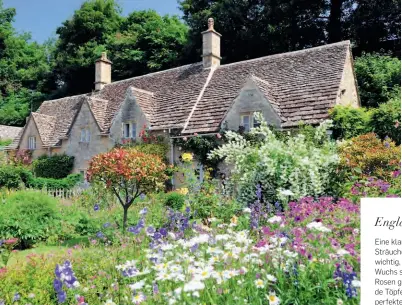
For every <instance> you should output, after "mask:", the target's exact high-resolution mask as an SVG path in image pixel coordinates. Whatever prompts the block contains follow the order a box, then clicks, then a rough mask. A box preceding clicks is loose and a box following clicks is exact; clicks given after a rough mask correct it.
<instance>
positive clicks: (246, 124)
mask: <svg viewBox="0 0 402 305" xmlns="http://www.w3.org/2000/svg"><path fill="white" fill-rule="evenodd" d="M257 112H260V111H255V112H247V113H242V114H241V115H240V126H243V128H244V131H245V132H249V131H250V129H251V128H255V127H258V126H260V123H259V122H258V120H257V119H256V118H255V117H254V114H255V113H257Z"/></svg>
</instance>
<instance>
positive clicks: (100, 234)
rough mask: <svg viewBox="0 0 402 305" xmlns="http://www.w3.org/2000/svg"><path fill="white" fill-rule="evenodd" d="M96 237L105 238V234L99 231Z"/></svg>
mask: <svg viewBox="0 0 402 305" xmlns="http://www.w3.org/2000/svg"><path fill="white" fill-rule="evenodd" d="M96 237H97V238H104V237H105V234H103V233H102V232H101V231H99V232H98V233H96Z"/></svg>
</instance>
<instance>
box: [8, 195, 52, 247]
mask: <svg viewBox="0 0 402 305" xmlns="http://www.w3.org/2000/svg"><path fill="white" fill-rule="evenodd" d="M56 204H57V201H56V199H54V198H51V197H49V196H48V195H46V194H42V193H40V192H34V191H17V192H15V193H13V194H11V195H10V196H9V197H8V198H7V199H6V202H5V204H2V205H0V215H1V216H2V217H0V238H12V237H14V238H18V239H19V240H20V241H21V247H22V248H27V247H29V246H31V245H32V244H34V243H36V242H38V241H41V240H46V239H47V238H48V237H49V236H51V235H52V234H53V232H57V229H58V227H59V224H60V219H59V213H58V212H57V209H56Z"/></svg>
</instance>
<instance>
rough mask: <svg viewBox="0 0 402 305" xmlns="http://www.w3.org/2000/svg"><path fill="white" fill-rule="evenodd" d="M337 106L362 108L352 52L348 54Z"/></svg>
mask: <svg viewBox="0 0 402 305" xmlns="http://www.w3.org/2000/svg"><path fill="white" fill-rule="evenodd" d="M336 104H337V105H344V106H352V107H356V108H357V107H360V106H361V105H360V99H359V94H358V93H357V82H356V77H355V72H354V68H353V58H352V54H351V52H350V50H348V52H346V60H345V66H344V68H343V73H342V79H341V83H340V85H339V90H338V95H337V98H336Z"/></svg>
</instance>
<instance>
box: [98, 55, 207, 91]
mask: <svg viewBox="0 0 402 305" xmlns="http://www.w3.org/2000/svg"><path fill="white" fill-rule="evenodd" d="M199 65H202V62H197V63H192V64H187V65H183V66H179V67H174V68H170V69H166V70H162V71H156V72H152V73H148V74H143V75H138V76H134V77H130V78H126V79H122V80H118V81H115V82H111V83H110V84H107V85H105V87H104V88H106V87H109V86H111V85H113V84H118V83H123V82H126V81H130V80H134V79H137V78H140V77H146V76H153V75H156V74H161V73H165V72H169V71H174V70H179V69H183V68H186V67H191V66H199ZM102 90H103V89H102ZM102 90H101V91H102Z"/></svg>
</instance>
